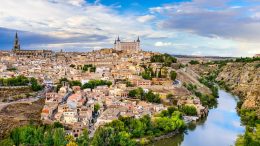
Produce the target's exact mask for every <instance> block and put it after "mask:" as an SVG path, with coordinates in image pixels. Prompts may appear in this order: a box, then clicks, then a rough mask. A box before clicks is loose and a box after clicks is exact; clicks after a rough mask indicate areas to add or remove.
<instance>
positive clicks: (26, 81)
mask: <svg viewBox="0 0 260 146" xmlns="http://www.w3.org/2000/svg"><path fill="white" fill-rule="evenodd" d="M28 85H30V86H31V89H32V90H33V91H39V90H42V88H43V87H42V85H39V84H38V82H37V80H36V79H35V78H27V77H25V76H17V77H12V78H6V79H4V78H0V86H28Z"/></svg>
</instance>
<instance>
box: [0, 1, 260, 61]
mask: <svg viewBox="0 0 260 146" xmlns="http://www.w3.org/2000/svg"><path fill="white" fill-rule="evenodd" d="M16 31H17V32H18V35H19V38H20V43H21V48H22V49H51V50H53V51H60V50H61V49H62V50H64V51H91V50H93V49H94V50H96V49H100V48H112V47H113V42H114V40H115V38H116V37H117V36H120V39H121V40H122V41H134V40H136V39H137V37H138V36H140V39H141V48H142V49H143V50H145V51H155V52H162V53H169V54H179V55H210V56H238V57H239V56H253V55H254V54H259V53H260V0H22V1H21V0H19V1H18V0H1V5H0V50H10V49H11V48H12V46H13V42H14V35H15V32H16Z"/></svg>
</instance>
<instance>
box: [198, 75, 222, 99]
mask: <svg viewBox="0 0 260 146" xmlns="http://www.w3.org/2000/svg"><path fill="white" fill-rule="evenodd" d="M199 81H200V83H202V84H204V85H205V86H207V87H208V88H209V89H210V90H211V92H212V95H213V96H214V97H215V98H218V87H217V86H216V85H215V83H214V82H215V77H212V76H211V75H209V76H203V77H201V78H200V79H199Z"/></svg>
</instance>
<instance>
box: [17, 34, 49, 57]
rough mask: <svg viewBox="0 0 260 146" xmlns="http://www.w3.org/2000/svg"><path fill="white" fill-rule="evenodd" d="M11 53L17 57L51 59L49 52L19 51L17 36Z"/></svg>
mask: <svg viewBox="0 0 260 146" xmlns="http://www.w3.org/2000/svg"><path fill="white" fill-rule="evenodd" d="M12 51H13V53H14V54H15V55H16V56H19V57H28V58H30V57H44V58H47V57H51V56H52V51H51V50H21V47H20V42H19V38H18V34H17V32H16V34H15V40H14V46H13V49H12Z"/></svg>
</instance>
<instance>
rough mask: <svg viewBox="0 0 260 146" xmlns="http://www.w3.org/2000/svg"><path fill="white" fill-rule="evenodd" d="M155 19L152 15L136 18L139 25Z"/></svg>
mask: <svg viewBox="0 0 260 146" xmlns="http://www.w3.org/2000/svg"><path fill="white" fill-rule="evenodd" d="M154 18H155V16H154V15H144V16H140V17H138V18H137V21H139V22H141V23H145V22H149V21H151V20H153V19H154Z"/></svg>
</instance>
